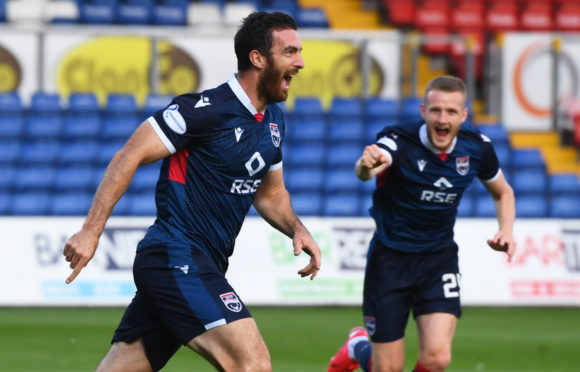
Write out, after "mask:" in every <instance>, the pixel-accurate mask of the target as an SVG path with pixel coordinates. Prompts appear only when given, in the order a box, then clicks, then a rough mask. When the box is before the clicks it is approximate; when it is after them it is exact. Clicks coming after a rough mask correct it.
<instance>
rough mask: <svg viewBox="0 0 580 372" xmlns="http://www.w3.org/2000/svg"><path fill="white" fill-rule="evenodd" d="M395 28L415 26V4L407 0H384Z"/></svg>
mask: <svg viewBox="0 0 580 372" xmlns="http://www.w3.org/2000/svg"><path fill="white" fill-rule="evenodd" d="M384 2H385V5H386V9H387V10H388V13H389V22H390V23H391V24H392V25H393V26H412V25H414V24H415V10H416V9H415V3H414V2H413V1H405V0H384Z"/></svg>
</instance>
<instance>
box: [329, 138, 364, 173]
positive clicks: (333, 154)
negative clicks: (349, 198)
mask: <svg viewBox="0 0 580 372" xmlns="http://www.w3.org/2000/svg"><path fill="white" fill-rule="evenodd" d="M362 151H363V149H362V147H361V146H360V144H338V145H333V146H330V147H329V148H328V156H327V160H326V164H327V166H328V167H329V168H331V169H334V168H336V167H344V168H348V169H350V170H351V171H352V170H353V169H354V164H355V163H356V161H357V160H358V159H359V158H360V156H361V155H362ZM353 174H354V173H353Z"/></svg>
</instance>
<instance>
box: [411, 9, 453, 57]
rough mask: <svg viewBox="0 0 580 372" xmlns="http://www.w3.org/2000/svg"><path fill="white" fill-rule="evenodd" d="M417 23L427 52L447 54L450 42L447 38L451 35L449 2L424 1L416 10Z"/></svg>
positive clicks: (424, 49)
mask: <svg viewBox="0 0 580 372" xmlns="http://www.w3.org/2000/svg"><path fill="white" fill-rule="evenodd" d="M415 25H416V26H417V29H418V30H419V31H420V32H421V35H422V36H423V46H422V47H423V51H424V52H425V53H429V54H445V53H447V52H448V51H449V42H448V41H447V40H446V39H447V38H448V37H449V35H450V28H449V26H450V24H449V4H448V3H446V2H427V3H424V4H423V5H422V6H420V7H418V8H417V10H416V12H415ZM437 39H442V40H441V41H439V40H437Z"/></svg>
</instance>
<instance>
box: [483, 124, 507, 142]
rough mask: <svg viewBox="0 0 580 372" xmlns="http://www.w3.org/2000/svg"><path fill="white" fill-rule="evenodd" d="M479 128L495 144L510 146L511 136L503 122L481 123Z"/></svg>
mask: <svg viewBox="0 0 580 372" xmlns="http://www.w3.org/2000/svg"><path fill="white" fill-rule="evenodd" d="M477 129H479V131H480V132H481V133H482V134H484V135H485V136H487V137H488V138H489V139H490V140H491V142H492V143H493V145H494V146H497V145H499V144H502V145H508V146H509V136H508V133H507V130H506V129H505V128H504V126H503V125H501V124H479V125H477Z"/></svg>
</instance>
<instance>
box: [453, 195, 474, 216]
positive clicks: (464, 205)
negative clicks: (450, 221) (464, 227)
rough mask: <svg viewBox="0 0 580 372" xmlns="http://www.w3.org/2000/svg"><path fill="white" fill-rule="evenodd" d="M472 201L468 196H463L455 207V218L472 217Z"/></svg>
mask: <svg viewBox="0 0 580 372" xmlns="http://www.w3.org/2000/svg"><path fill="white" fill-rule="evenodd" d="M473 214H474V200H473V197H471V195H470V194H465V193H464V194H463V196H462V197H461V201H460V202H459V206H458V207H457V217H473Z"/></svg>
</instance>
